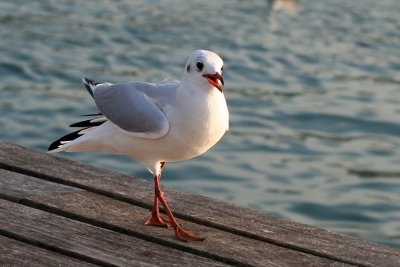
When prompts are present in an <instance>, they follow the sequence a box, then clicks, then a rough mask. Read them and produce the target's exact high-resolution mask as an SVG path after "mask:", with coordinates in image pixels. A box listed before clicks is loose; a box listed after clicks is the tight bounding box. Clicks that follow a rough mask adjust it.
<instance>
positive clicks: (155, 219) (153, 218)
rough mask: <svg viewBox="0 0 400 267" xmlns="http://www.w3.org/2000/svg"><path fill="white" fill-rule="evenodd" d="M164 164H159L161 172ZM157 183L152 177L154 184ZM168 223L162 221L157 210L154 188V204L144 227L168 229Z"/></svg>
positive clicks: (155, 177) (155, 178) (164, 220)
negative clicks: (151, 226)
mask: <svg viewBox="0 0 400 267" xmlns="http://www.w3.org/2000/svg"><path fill="white" fill-rule="evenodd" d="M164 165H165V162H161V170H162V168H163V167H164ZM156 180H157V181H158V180H159V178H157V176H154V183H155V182H156ZM168 223H169V221H168V220H166V219H164V218H163V217H162V216H161V215H160V211H159V209H158V197H157V188H155V193H154V204H153V210H152V212H151V215H150V217H149V218H148V219H147V221H146V222H145V223H144V224H145V225H153V226H160V227H168Z"/></svg>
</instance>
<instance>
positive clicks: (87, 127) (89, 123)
mask: <svg viewBox="0 0 400 267" xmlns="http://www.w3.org/2000/svg"><path fill="white" fill-rule="evenodd" d="M106 121H107V119H106V118H105V117H101V118H96V119H91V120H85V121H81V122H77V123H74V124H71V125H70V127H84V128H83V129H80V130H77V131H74V132H72V133H69V134H67V135H64V136H63V137H61V138H59V139H57V140H56V141H54V142H53V143H51V144H50V145H49V147H48V151H50V152H59V151H61V150H62V149H61V150H58V149H60V148H62V147H63V146H64V145H66V144H68V143H70V142H72V141H74V140H75V139H77V138H79V137H81V136H83V135H85V134H87V133H88V132H90V131H92V130H93V129H95V128H96V127H98V126H100V125H102V124H103V123H105V122H106ZM54 150H57V151H54Z"/></svg>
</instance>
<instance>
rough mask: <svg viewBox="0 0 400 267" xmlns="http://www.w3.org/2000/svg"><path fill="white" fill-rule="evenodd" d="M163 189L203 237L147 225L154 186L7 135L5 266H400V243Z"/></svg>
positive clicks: (1, 152) (0, 246)
mask: <svg viewBox="0 0 400 267" xmlns="http://www.w3.org/2000/svg"><path fill="white" fill-rule="evenodd" d="M200 178H201V177H199V179H200ZM165 193H166V196H167V199H168V200H169V204H170V206H171V207H172V210H173V211H174V212H175V214H176V216H177V217H178V219H179V220H180V222H181V223H182V224H183V225H184V226H185V227H186V228H187V229H190V230H192V231H194V232H199V233H201V234H202V236H204V237H206V238H207V239H206V241H204V242H194V241H192V242H188V243H185V242H181V241H179V240H177V239H175V237H174V236H173V231H172V230H171V229H165V228H158V227H150V226H145V225H143V223H144V221H145V220H146V219H147V217H148V216H149V211H150V209H151V205H152V201H153V185H152V184H151V183H150V182H147V181H145V180H142V179H138V178H133V177H129V176H126V175H122V174H119V173H116V172H112V171H108V170H104V169H99V168H95V167H93V166H89V165H85V164H81V163H78V162H74V161H71V160H68V159H65V158H61V157H57V156H53V155H49V154H46V153H41V152H37V151H33V150H30V149H26V148H23V147H20V146H17V145H13V144H10V143H6V142H1V141H0V266H155V265H157V266H159V265H165V266H226V265H236V266H400V250H397V249H393V248H389V247H385V246H382V245H378V244H373V243H370V242H366V241H363V240H358V239H354V238H352V237H348V236H345V235H341V234H338V233H334V232H330V231H326V230H323V229H318V228H314V227H310V226H307V225H303V224H299V223H295V222H291V221H286V220H282V219H278V218H276V217H273V216H269V215H264V214H260V213H257V212H256V211H253V210H249V209H245V208H241V207H238V206H234V205H231V204H227V203H224V202H221V201H216V200H213V199H210V198H207V197H204V196H199V195H194V194H191V193H187V192H183V191H180V190H176V189H170V188H165Z"/></svg>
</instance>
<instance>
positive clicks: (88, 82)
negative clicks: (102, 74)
mask: <svg viewBox="0 0 400 267" xmlns="http://www.w3.org/2000/svg"><path fill="white" fill-rule="evenodd" d="M82 82H83V84H84V85H85V88H86V90H87V91H88V92H89V94H90V95H91V96H92V97H93V98H94V95H93V91H92V88H91V86H96V85H98V84H100V83H99V82H96V81H94V80H90V79H88V78H86V77H83V78H82Z"/></svg>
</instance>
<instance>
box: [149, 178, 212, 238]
mask: <svg viewBox="0 0 400 267" xmlns="http://www.w3.org/2000/svg"><path fill="white" fill-rule="evenodd" d="M159 178H160V176H158V177H157V176H155V177H154V183H155V191H156V196H157V198H158V199H159V200H160V202H161V204H162V206H163V207H164V210H165V212H166V213H167V216H168V218H169V220H170V224H171V225H172V227H173V228H174V230H175V236H176V237H177V238H178V239H179V240H182V241H187V239H188V238H190V239H193V240H196V241H203V240H204V239H205V238H202V237H198V236H197V235H196V234H194V233H191V232H188V231H186V230H184V229H183V228H182V226H181V225H180V224H179V223H178V222H177V221H176V219H175V217H174V215H173V214H172V212H171V209H170V208H169V207H168V204H167V201H166V200H165V197H164V193H163V192H162V191H161V188H160V179H159Z"/></svg>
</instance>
